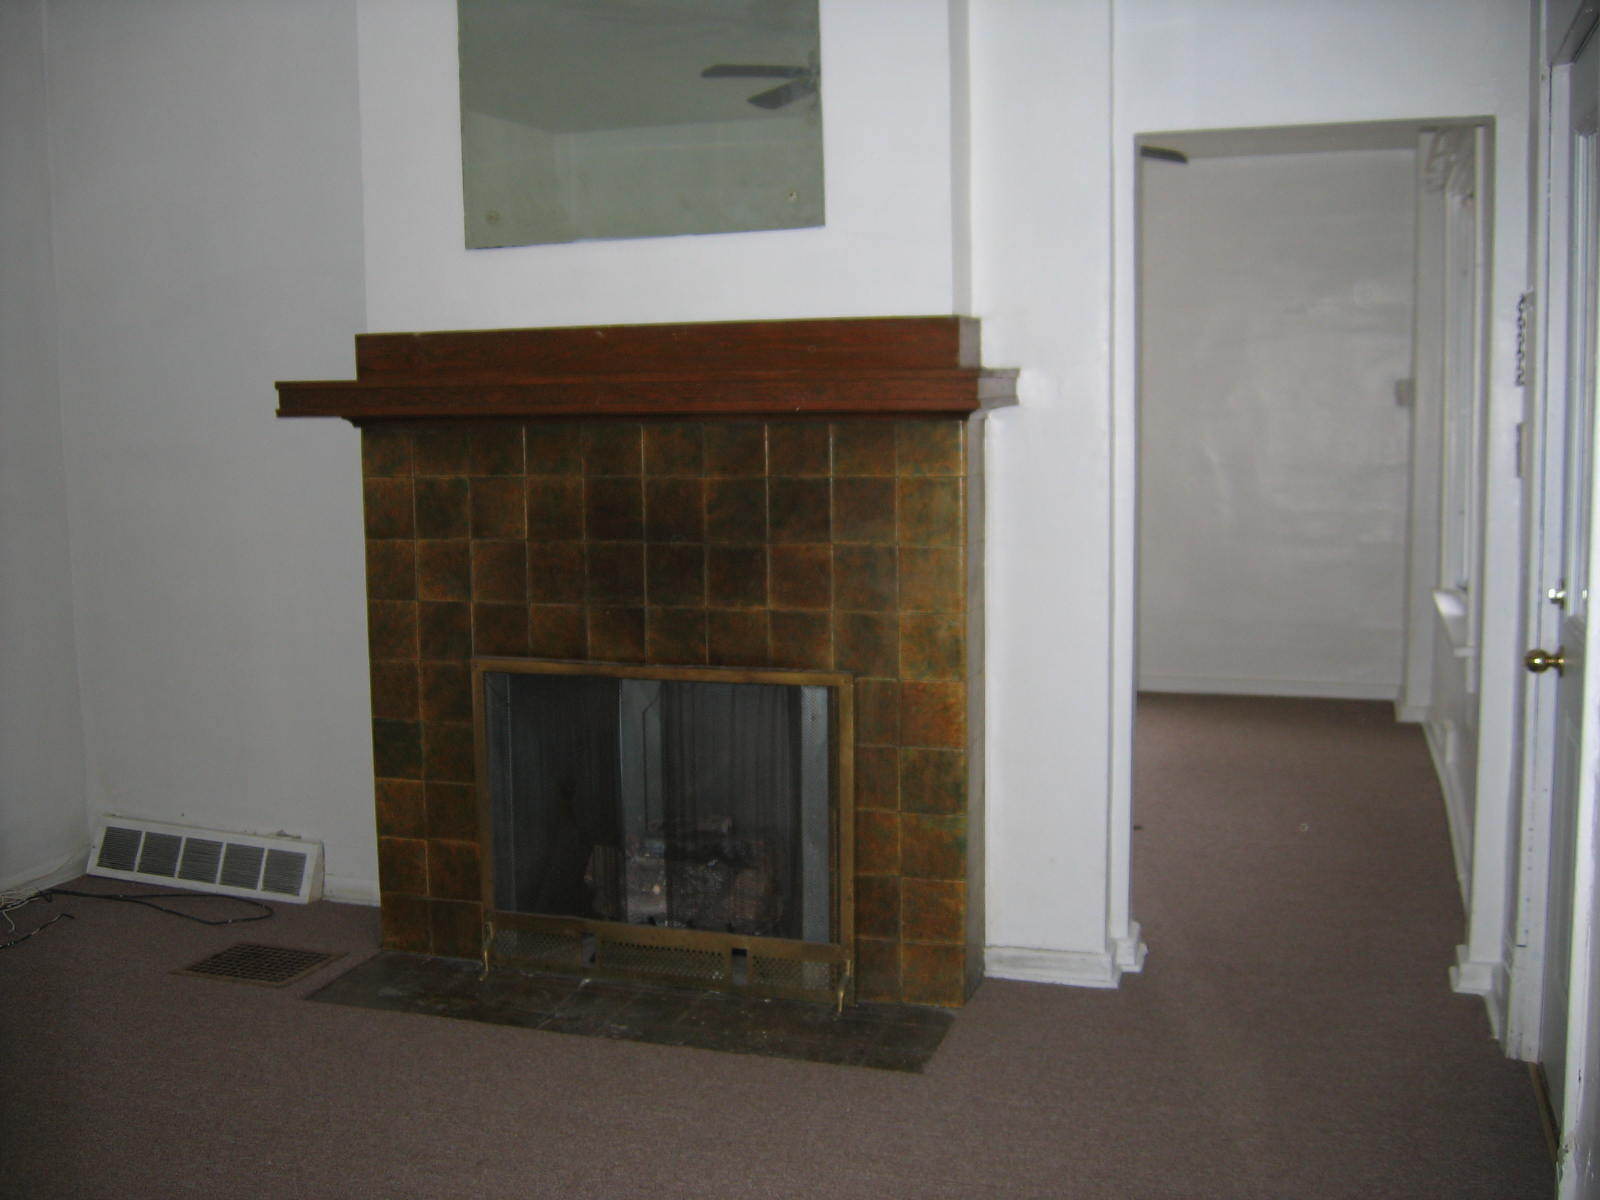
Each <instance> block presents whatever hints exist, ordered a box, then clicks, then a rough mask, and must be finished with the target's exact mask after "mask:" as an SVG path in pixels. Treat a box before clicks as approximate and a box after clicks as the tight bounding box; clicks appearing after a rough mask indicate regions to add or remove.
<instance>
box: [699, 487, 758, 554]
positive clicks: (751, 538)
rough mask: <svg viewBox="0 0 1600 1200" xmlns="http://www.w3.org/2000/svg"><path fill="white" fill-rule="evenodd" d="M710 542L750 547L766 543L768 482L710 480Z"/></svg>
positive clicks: (707, 515)
mask: <svg viewBox="0 0 1600 1200" xmlns="http://www.w3.org/2000/svg"><path fill="white" fill-rule="evenodd" d="M706 540H707V541H709V542H738V543H743V544H746V545H748V544H751V543H756V542H764V541H766V540H767V481H766V480H765V479H708V480H706Z"/></svg>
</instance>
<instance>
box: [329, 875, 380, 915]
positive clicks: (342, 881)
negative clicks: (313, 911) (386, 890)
mask: <svg viewBox="0 0 1600 1200" xmlns="http://www.w3.org/2000/svg"><path fill="white" fill-rule="evenodd" d="M322 898H323V899H324V900H332V901H334V902H335V903H338V904H365V905H367V906H369V907H375V906H376V905H377V903H378V881H377V880H376V879H363V878H360V877H358V876H355V875H324V876H323V877H322Z"/></svg>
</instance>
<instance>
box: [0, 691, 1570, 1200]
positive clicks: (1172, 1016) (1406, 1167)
mask: <svg viewBox="0 0 1600 1200" xmlns="http://www.w3.org/2000/svg"><path fill="white" fill-rule="evenodd" d="M1138 767H1139V770H1138V778H1137V789H1138V801H1137V810H1136V817H1135V820H1136V823H1137V825H1138V826H1139V828H1138V829H1137V831H1136V832H1135V834H1134V855H1135V858H1134V870H1135V881H1136V886H1135V897H1134V912H1135V914H1136V915H1137V916H1138V917H1139V918H1140V919H1141V921H1142V922H1143V923H1144V927H1145V934H1146V938H1147V940H1148V941H1149V943H1150V945H1151V956H1150V959H1149V962H1148V964H1147V966H1146V969H1145V972H1144V974H1142V975H1140V976H1131V977H1128V978H1127V979H1125V980H1124V983H1123V986H1122V988H1121V989H1119V990H1117V991H1092V990H1084V989H1071V988H1054V987H1047V986H1043V985H1034V984H1019V983H1008V982H1005V981H999V980H991V981H989V982H987V983H986V984H985V985H984V986H983V987H982V988H981V989H980V991H979V992H978V995H977V996H976V998H975V999H974V1000H973V1002H972V1004H971V1005H969V1006H968V1007H967V1008H966V1009H964V1010H963V1011H962V1012H961V1013H960V1015H959V1016H958V1018H957V1020H956V1022H955V1025H954V1027H953V1029H952V1030H951V1032H950V1033H949V1035H948V1036H947V1037H946V1039H945V1043H944V1045H943V1046H942V1048H941V1049H940V1050H939V1052H938V1053H937V1054H936V1055H935V1056H934V1059H933V1061H932V1062H931V1063H930V1064H929V1066H928V1068H927V1070H926V1072H925V1073H924V1074H922V1075H906V1074H901V1073H895V1072H888V1071H873V1070H865V1069H860V1068H852V1067H836V1066H824V1065H818V1064H812V1063H801V1062H791V1061H785V1060H778V1059H766V1058H755V1057H748V1056H740V1055H730V1054H722V1053H717V1052H713V1051H703V1050H688V1049H682V1048H673V1047H662V1046H651V1045H643V1044H638V1043H631V1042H615V1041H605V1040H600V1039H593V1038H584V1037H575V1036H569V1035H563V1034H555V1033H546V1032H538V1031H529V1030H520V1029H512V1028H506V1027H501V1026H492V1025H478V1024H473V1023H468V1022H459V1021H449V1020H444V1019H440V1018H433V1017H425V1016H414V1015H409V1014H403V1013H385V1012H374V1011H370V1010H364V1009H354V1008H343V1007H338V1006H334V1005H326V1004H308V1003H304V1002H302V1000H301V999H300V997H302V996H304V995H305V994H306V993H308V992H310V991H313V990H315V989H316V988H318V987H319V986H321V985H322V984H323V983H325V982H326V981H327V980H328V979H330V978H332V977H333V976H334V975H336V974H337V973H338V972H339V971H341V970H343V969H345V968H346V967H347V966H349V965H351V964H352V963H354V962H356V961H359V960H360V959H361V958H362V957H363V956H365V955H367V954H369V953H370V952H371V951H372V950H373V949H375V942H376V924H377V922H376V913H375V912H374V911H372V910H367V909H361V908H355V907H351V906H345V905H332V904H321V905H315V906H312V907H310V908H295V907H293V906H284V907H282V908H281V909H280V910H279V915H278V916H277V917H276V918H274V920H273V921H271V922H267V923H262V924H258V925H253V926H242V927H235V928H233V929H209V928H204V927H201V926H197V925H192V924H189V923H187V922H181V921H176V920H173V919H171V918H168V917H165V916H162V915H160V914H157V913H153V912H148V911H145V910H141V909H135V908H130V907H128V906H123V905H111V904H104V903H97V902H94V901H90V900H71V899H62V900H59V901H57V902H56V904H55V905H54V906H53V907H47V906H45V905H34V906H32V907H30V908H28V909H25V910H23V911H22V912H21V913H19V914H18V923H19V926H21V927H24V928H25V927H27V926H28V925H29V924H32V923H37V921H39V920H41V919H44V918H46V917H48V916H50V915H53V912H56V911H68V912H71V913H73V914H74V915H75V919H74V920H72V921H61V922H58V923H57V924H56V925H54V926H52V927H51V928H49V929H46V930H44V931H43V932H42V933H40V934H39V935H38V936H37V937H34V938H32V939H31V940H29V941H26V942H24V943H22V944H21V945H19V946H16V947H13V948H11V949H9V950H5V951H3V952H0V1082H3V1087H0V1196H4V1197H8V1198H9V1197H18V1198H22V1197H27V1198H29V1200H33V1198H40V1200H43V1198H48V1197H74V1198H85V1200H88V1198H94V1197H113V1196H115V1197H174V1196H207V1197H258V1196H259V1197H267V1196H271V1197H285V1196H292V1197H340V1198H343V1197H482V1198H495V1197H542V1196H562V1197H634V1196H638V1197H646V1196H648V1197H663V1196H696V1197H733V1196H739V1197H767V1196H841V1197H845V1196H848V1197H857V1196H859V1197H988V1196H1038V1197H1047V1196H1049V1197H1055V1196H1059V1197H1117V1198H1125V1197H1239V1198H1245V1197H1277V1198H1284V1197H1363V1198H1367V1197H1378V1196H1382V1197H1391V1196H1396V1197H1449V1198H1466V1197H1484V1198H1494V1200H1513V1198H1517V1197H1543V1196H1548V1195H1549V1194H1550V1191H1551V1185H1550V1179H1551V1174H1552V1172H1551V1169H1550V1165H1549V1162H1548V1160H1547V1158H1546V1156H1545V1151H1544V1146H1543V1141H1542V1137H1541V1133H1540V1129H1539V1124H1538V1117H1537V1113H1536V1110H1535V1107H1534V1102H1533V1096H1532V1093H1531V1090H1530V1088H1529V1086H1528V1082H1527V1076H1526V1073H1525V1071H1524V1069H1523V1068H1522V1067H1521V1066H1520V1064H1516V1063H1512V1062H1508V1061H1507V1060H1506V1059H1505V1058H1504V1057H1503V1056H1502V1055H1501V1054H1500V1052H1499V1050H1498V1048H1497V1047H1496V1046H1495V1044H1494V1043H1493V1041H1492V1040H1491V1039H1490V1036H1489V1030H1488V1025H1487V1022H1486V1020H1485V1017H1484V1013H1483V1008H1482V1004H1481V1002H1480V1001H1478V1000H1477V999H1475V998H1470V997H1462V996H1455V995H1452V994H1451V993H1450V992H1449V990H1448V986H1447V981H1446V975H1445V972H1446V968H1447V967H1448V965H1449V963H1450V962H1451V961H1452V957H1453V947H1454V943H1455V941H1456V939H1457V938H1458V936H1459V927H1460V923H1461V912H1460V904H1459V901H1458V899H1457V895H1456V890H1455V883H1454V881H1453V879H1452V875H1451V866H1450V855H1449V848H1448V845H1447V842H1446V838H1445V832H1444V824H1443V815H1442V811H1441V808H1440V801H1439V797H1438V793H1437V788H1436V786H1435V785H1434V783H1433V782H1432V778H1431V774H1430V770H1429V766H1428V761H1427V754H1426V751H1425V749H1424V748H1423V746H1422V742H1421V738H1420V735H1419V734H1418V733H1417V732H1416V731H1415V730H1414V729H1412V728H1407V727H1398V726H1395V725H1394V724H1393V723H1392V721H1391V720H1390V717H1389V712H1388V709H1387V706H1382V705H1366V704H1352V703H1326V702H1310V701H1263V700H1245V699H1216V698H1199V697H1146V698H1144V699H1143V700H1142V701H1141V707H1140V728H1139V758H1138ZM1068 800H1069V798H1063V802H1068ZM84 886H85V887H103V888H105V889H106V890H120V889H122V888H123V886H124V885H112V884H111V881H106V880H90V881H87V882H86V883H85V884H84ZM241 940H261V941H272V942H278V943H281V944H284V945H293V946H305V947H309V948H314V949H327V950H343V951H346V952H347V957H345V958H344V959H343V960H341V962H339V963H336V964H334V965H333V966H331V967H328V968H325V969H324V970H323V971H321V972H318V973H317V974H315V975H312V976H310V977H308V978H307V979H305V980H302V981H301V982H299V983H297V984H294V985H291V986H290V987H289V988H287V989H283V990H272V989H265V988H253V987H247V986H243V985H237V984H229V983H221V982H215V981H211V980H204V979H197V978H192V977H184V976H177V975H173V974H172V973H171V972H172V971H173V970H174V969H175V968H178V967H181V966H184V965H186V964H188V963H190V962H192V961H194V960H195V959H198V958H200V957H202V956H203V955H205V954H207V953H210V952H212V951H214V950H217V949H220V948H222V947H224V946H228V945H231V944H232V943H234V942H237V941H241Z"/></svg>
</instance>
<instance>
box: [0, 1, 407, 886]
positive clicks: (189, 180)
mask: <svg viewBox="0 0 1600 1200" xmlns="http://www.w3.org/2000/svg"><path fill="white" fill-rule="evenodd" d="M48 14H49V37H48V42H47V45H48V57H47V77H48V80H49V124H50V135H51V136H50V153H51V157H52V162H53V178H54V182H55V192H54V222H55V224H54V231H55V246H56V271H57V277H58V288H59V293H58V299H59V341H60V363H61V367H60V394H61V420H62V427H63V429H64V431H65V450H66V477H67V480H68V484H69V487H68V491H69V503H68V514H69V520H70V523H71V527H72V530H73V534H74V536H73V540H72V563H73V576H74V589H73V595H74V597H75V602H76V609H77V613H78V650H79V655H80V661H81V662H82V664H83V669H82V711H83V723H84V729H85V736H86V742H87V748H88V750H87V756H86V761H87V778H88V807H89V816H90V819H91V824H92V821H93V819H94V818H95V817H96V816H97V815H99V814H102V813H105V812H108V811H114V812H118V813H123V814H127V815H130V816H141V817H150V818H156V819H161V820H170V821H177V822H183V823H189V824H198V825H206V826H217V827H220V828H223V829H229V830H238V831H260V832H273V831H277V830H280V829H281V830H285V831H287V832H289V833H291V834H295V835H299V836H304V837H311V838H319V839H322V840H323V841H325V842H326V845H327V870H328V873H329V877H330V879H329V885H330V888H331V889H332V890H334V891H335V892H338V891H340V890H341V888H343V887H344V886H345V885H344V883H343V882H342V881H346V880H348V881H353V882H352V884H351V886H353V887H354V888H355V889H356V890H357V891H360V892H363V893H365V892H367V891H369V890H372V889H371V884H372V881H373V880H374V879H375V874H376V867H375V863H374V858H375V850H374V836H373V829H372V825H373V820H372V812H371V793H370V789H371V781H372V767H371V751H370V739H369V736H368V733H367V722H366V717H365V713H366V707H367V696H366V684H365V662H364V659H365V654H364V625H363V621H362V603H361V595H362V576H361V562H362V560H361V555H360V553H359V547H360V521H361V515H360V488H359V481H358V469H359V468H358V461H357V459H358V456H357V449H356V437H355V434H354V431H353V430H351V429H350V427H349V426H347V425H344V424H342V423H337V424H336V423H332V422H330V423H327V424H322V423H314V422H282V421H278V420H276V419H275V418H274V416H273V410H274V408H275V406H276V397H275V394H274V392H273V386H272V385H273V381H274V380H275V379H281V378H301V377H305V376H316V375H319V374H326V375H331V376H340V375H348V374H349V373H350V371H351V369H352V342H351V338H352V335H353V334H354V333H355V332H356V331H357V330H359V329H360V327H361V324H362V319H363V313H362V286H361V215H360V202H361V196H360V179H359V166H360V140H359V131H358V125H357V104H356V90H355V79H354V74H353V69H352V68H353V64H354V63H355V61H356V51H355V32H356V29H355V12H354V8H353V5H352V3H350V2H349V0H275V2H274V3H271V4H257V3H242V4H217V3H209V2H205V0H140V3H137V4H128V3H125V2H124V0H56V2H54V3H51V4H50V5H49V6H48ZM7 582H8V586H9V583H10V580H9V579H8V581H7Z"/></svg>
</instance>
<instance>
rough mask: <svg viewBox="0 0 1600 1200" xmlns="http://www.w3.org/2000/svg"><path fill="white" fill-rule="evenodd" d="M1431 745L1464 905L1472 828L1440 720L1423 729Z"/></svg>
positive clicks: (1468, 901) (1469, 874)
mask: <svg viewBox="0 0 1600 1200" xmlns="http://www.w3.org/2000/svg"><path fill="white" fill-rule="evenodd" d="M1422 733H1423V738H1424V740H1426V741H1427V743H1428V755H1429V757H1430V758H1432V759H1433V773H1434V775H1435V776H1436V777H1437V778H1438V780H1439V790H1440V791H1441V792H1443V793H1444V815H1445V826H1446V827H1447V828H1448V829H1449V831H1450V858H1451V861H1452V862H1453V863H1454V864H1455V869H1456V887H1457V888H1459V889H1460V891H1461V902H1462V903H1463V904H1466V905H1469V906H1470V904H1471V895H1470V882H1469V881H1470V879H1471V877H1472V861H1471V858H1470V851H1471V848H1472V840H1471V839H1472V829H1471V827H1470V823H1469V822H1468V820H1467V812H1466V805H1465V804H1464V802H1463V801H1462V799H1461V785H1460V783H1459V782H1457V780H1456V776H1455V772H1453V771H1452V770H1451V769H1450V755H1449V752H1448V748H1447V747H1448V738H1449V730H1448V729H1446V728H1445V727H1444V726H1443V725H1441V724H1440V723H1439V722H1437V721H1428V722H1426V723H1425V724H1424V725H1423V727H1422Z"/></svg>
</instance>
